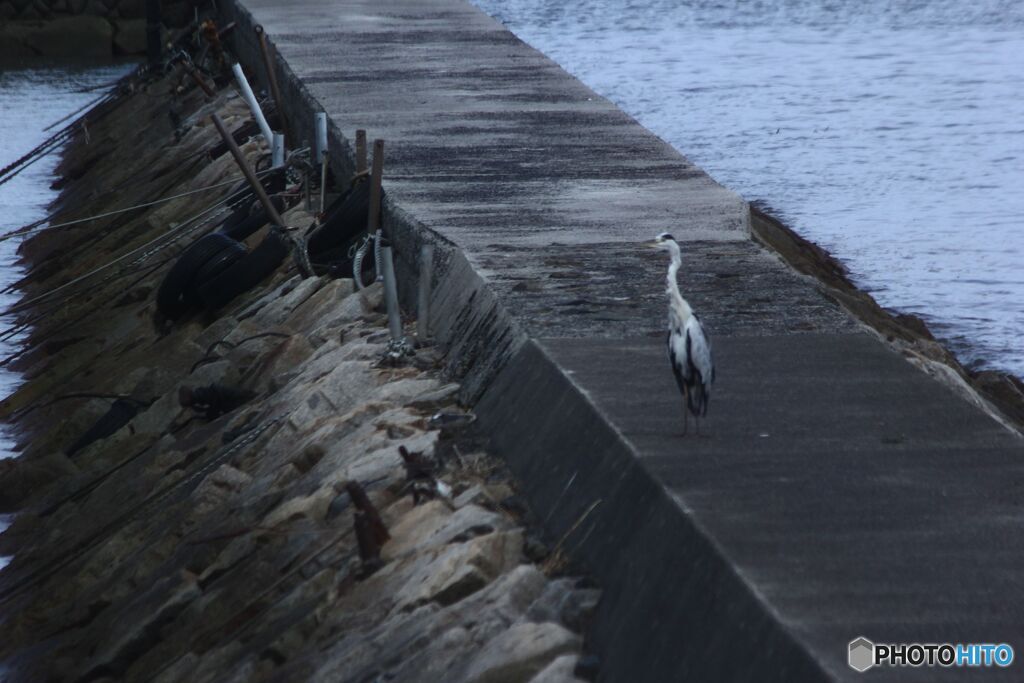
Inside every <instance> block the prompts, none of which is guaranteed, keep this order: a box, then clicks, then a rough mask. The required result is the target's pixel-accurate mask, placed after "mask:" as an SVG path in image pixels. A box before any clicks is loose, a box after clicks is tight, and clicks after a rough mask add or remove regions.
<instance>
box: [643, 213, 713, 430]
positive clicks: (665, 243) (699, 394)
mask: <svg viewBox="0 0 1024 683" xmlns="http://www.w3.org/2000/svg"><path fill="white" fill-rule="evenodd" d="M650 246H652V247H654V248H657V249H661V250H664V251H667V252H668V253H669V255H670V256H671V261H670V262H669V265H668V276H667V285H666V287H665V293H666V294H667V295H668V340H667V341H668V359H669V362H670V363H671V365H672V374H673V375H675V378H676V385H677V386H678V387H679V391H680V392H681V393H682V395H683V399H684V400H685V401H686V405H685V406H684V408H683V434H686V432H687V429H688V427H689V415H688V414H689V413H692V414H693V417H694V422H695V423H696V425H697V433H698V434H700V422H699V421H698V420H699V419H700V418H701V417H703V416H705V415H707V412H708V399H710V398H711V384H712V383H713V382H714V381H715V361H714V357H713V356H712V354H711V339H710V338H709V337H708V334H707V332H706V331H705V330H704V326H703V325H702V324H701V322H700V319H698V318H697V315H696V314H695V313H694V312H693V309H692V308H690V304H689V303H688V302H687V301H686V299H684V298H683V295H682V294H680V293H679V283H678V282H677V281H676V276H677V274H678V273H679V267H680V266H681V265H682V263H683V260H682V254H681V251H680V249H679V243H678V242H676V240H675V238H674V237H672V235H670V234H668V233H667V232H663V233H661V234H660V235H658V236H657V237H656V238H654V241H653V242H651V243H650Z"/></svg>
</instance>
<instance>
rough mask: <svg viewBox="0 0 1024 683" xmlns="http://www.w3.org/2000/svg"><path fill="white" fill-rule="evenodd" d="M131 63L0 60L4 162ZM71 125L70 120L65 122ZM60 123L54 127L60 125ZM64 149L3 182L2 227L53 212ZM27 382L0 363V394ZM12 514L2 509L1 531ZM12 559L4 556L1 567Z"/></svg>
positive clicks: (1, 268) (3, 348)
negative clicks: (6, 63)
mask: <svg viewBox="0 0 1024 683" xmlns="http://www.w3.org/2000/svg"><path fill="white" fill-rule="evenodd" d="M131 66H132V65H131V64H117V65H110V64H104V65H101V66H90V67H83V66H77V67H66V66H55V65H45V66H42V65H40V66H33V67H28V68H12V67H6V68H5V67H2V66H0V168H2V167H5V166H7V165H8V164H9V163H11V162H13V161H14V160H15V159H17V158H19V157H20V156H21V155H22V154H24V153H26V152H28V151H29V150H31V149H32V148H34V147H35V146H36V145H38V144H39V143H41V142H43V141H44V140H45V139H46V138H48V137H49V136H50V135H51V134H52V133H53V132H54V131H44V130H43V129H44V128H45V127H47V126H49V125H50V124H52V123H54V122H55V121H57V120H59V119H61V118H63V117H64V116H67V115H68V114H70V113H72V112H74V111H76V110H77V109H79V108H80V107H82V106H84V105H86V104H88V103H89V102H91V101H92V100H94V99H95V98H96V97H97V96H98V95H99V94H101V93H100V92H98V91H95V92H85V91H84V90H85V89H87V88H92V87H94V86H97V85H100V84H103V83H107V82H110V81H113V80H114V79H116V78H118V77H120V76H121V75H123V74H124V73H126V72H127V71H128V70H129V69H130V68H131ZM61 125H65V124H61ZM60 127H61V126H58V127H57V128H55V129H54V130H57V129H58V128H60ZM57 161H58V154H57V153H53V154H50V155H49V156H46V157H43V158H42V159H40V160H39V161H37V162H35V163H34V164H32V165H31V166H29V167H28V168H27V169H26V170H24V171H22V172H21V173H20V174H19V175H18V176H16V177H15V178H13V179H12V180H10V181H8V182H7V183H5V184H3V185H0V233H5V232H8V231H10V230H13V229H16V228H19V227H21V226H22V225H25V224H26V223H31V222H32V221H36V220H39V219H40V218H43V217H45V216H46V215H47V207H48V205H49V204H50V202H52V201H53V200H54V199H55V198H56V197H57V192H56V191H54V190H51V189H50V183H51V182H53V171H54V168H55V167H56V165H57ZM18 243H19V242H18V240H5V241H3V242H0V289H4V288H6V287H7V286H8V285H10V284H11V283H13V282H15V281H17V280H18V279H19V278H20V277H21V276H22V274H23V270H22V268H21V266H20V265H18V264H17V248H18ZM17 301H18V295H17V293H13V294H0V311H2V310H6V309H7V308H8V307H10V306H12V305H13V304H15V303H17ZM12 323H13V320H12V318H11V317H10V316H0V357H2V358H7V357H8V356H9V355H11V354H12V353H14V352H15V351H17V349H18V348H19V344H20V343H21V341H22V337H21V336H15V337H12V338H9V339H4V338H3V337H4V336H5V335H4V334H3V332H2V331H6V330H7V329H8V328H9V327H10V326H11V324H12ZM20 384H21V377H20V375H18V374H17V373H13V372H10V371H8V370H7V369H6V368H3V367H0V396H2V397H5V398H6V397H7V396H9V395H10V394H11V393H12V392H14V391H15V390H16V389H17V388H18V386H19V385H20ZM13 447H14V443H13V441H12V439H11V438H10V437H9V436H8V435H7V434H6V433H5V432H4V426H3V425H2V424H0V459H2V458H8V457H12V456H13V455H16V453H15V452H14V450H13ZM7 526H8V520H7V519H6V518H5V517H4V516H2V515H0V533H3V531H4V529H6V528H7ZM6 564H7V560H6V558H3V557H0V568H2V567H3V566H4V565H6Z"/></svg>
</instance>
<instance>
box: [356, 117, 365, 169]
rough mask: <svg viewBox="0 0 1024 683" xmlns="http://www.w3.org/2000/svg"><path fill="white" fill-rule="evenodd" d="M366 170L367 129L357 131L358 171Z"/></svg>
mask: <svg viewBox="0 0 1024 683" xmlns="http://www.w3.org/2000/svg"><path fill="white" fill-rule="evenodd" d="M365 170H366V131H365V130H363V129H362V128H360V129H359V130H357V131H356V173H362V172H363V171H365Z"/></svg>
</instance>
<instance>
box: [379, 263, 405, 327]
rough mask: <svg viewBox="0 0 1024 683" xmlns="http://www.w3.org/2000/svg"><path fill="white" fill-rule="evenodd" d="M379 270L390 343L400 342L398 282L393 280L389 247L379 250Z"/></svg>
mask: <svg viewBox="0 0 1024 683" xmlns="http://www.w3.org/2000/svg"><path fill="white" fill-rule="evenodd" d="M380 260H381V262H382V263H381V268H382V269H383V271H384V303H386V304H387V307H388V331H389V332H390V333H391V339H392V341H396V342H398V341H401V340H402V316H401V313H400V312H399V310H398V282H397V281H396V280H395V262H394V258H393V256H392V254H391V245H388V246H386V247H384V248H383V249H381V259H380Z"/></svg>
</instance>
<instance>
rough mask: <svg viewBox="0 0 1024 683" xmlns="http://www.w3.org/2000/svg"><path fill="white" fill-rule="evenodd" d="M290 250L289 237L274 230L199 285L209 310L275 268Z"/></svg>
mask: <svg viewBox="0 0 1024 683" xmlns="http://www.w3.org/2000/svg"><path fill="white" fill-rule="evenodd" d="M289 251H290V244H289V243H288V240H287V239H286V238H285V237H283V236H282V235H281V234H279V233H278V231H277V230H273V231H271V232H270V233H268V234H267V236H266V238H264V240H263V241H262V242H260V243H259V245H257V246H256V248H255V249H253V250H252V251H251V252H249V253H248V254H247V255H246V256H244V257H243V258H241V259H239V260H238V261H236V262H235V263H232V264H231V265H230V266H228V267H227V269H225V270H224V271H223V272H222V273H220V274H219V275H217V276H216V277H214V278H211V279H209V280H207V281H206V282H204V283H202V284H201V285H199V287H198V295H199V298H200V299H201V300H202V302H203V305H204V306H206V308H207V309H209V310H216V309H218V308H220V307H222V306H224V305H225V304H227V303H228V302H230V301H231V300H232V299H234V298H235V297H236V296H238V295H239V294H242V293H244V292H247V291H249V290H250V289H252V288H253V287H255V286H256V285H258V284H259V283H260V282H262V281H263V279H264V278H266V277H267V276H268V275H270V274H271V273H273V272H274V271H275V270H277V267H278V266H279V265H281V262H282V261H284V259H285V257H286V256H288V254H289Z"/></svg>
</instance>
